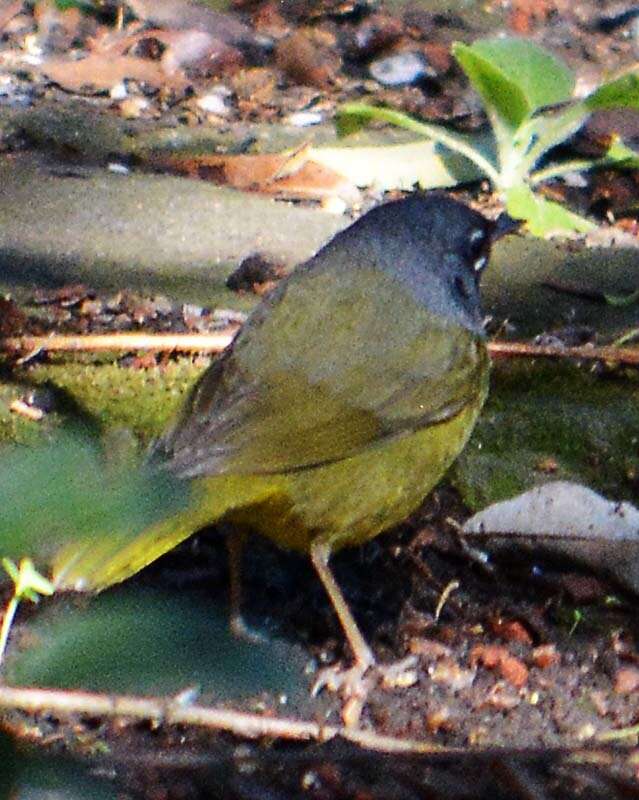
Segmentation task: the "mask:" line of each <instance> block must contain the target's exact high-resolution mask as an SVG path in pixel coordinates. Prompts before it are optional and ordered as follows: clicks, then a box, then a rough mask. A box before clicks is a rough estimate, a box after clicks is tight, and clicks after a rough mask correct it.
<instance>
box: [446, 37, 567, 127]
mask: <svg viewBox="0 0 639 800" xmlns="http://www.w3.org/2000/svg"><path fill="white" fill-rule="evenodd" d="M453 54H454V56H455V57H456V58H457V60H458V61H459V63H460V65H461V67H462V69H463V70H464V72H465V73H466V74H467V76H468V78H469V80H470V81H471V83H472V84H473V86H474V87H475V89H476V90H477V91H478V92H479V94H480V95H481V97H482V100H483V101H484V103H485V104H486V106H487V108H489V107H490V108H493V109H494V110H495V112H496V113H497V114H498V115H499V117H500V118H501V119H502V120H504V121H506V122H507V123H508V124H509V125H510V126H511V127H514V128H516V127H518V126H519V125H520V124H521V123H522V122H523V121H524V120H525V119H526V118H527V117H529V116H530V115H531V114H533V113H534V112H535V111H537V110H538V109H540V108H542V107H544V106H549V105H557V104H558V103H565V102H566V101H568V100H570V98H571V97H572V92H573V89H574V84H575V79H574V75H573V73H572V72H571V71H570V70H569V69H568V67H567V66H566V65H565V64H564V63H563V62H561V61H560V60H559V59H557V58H555V56H554V55H552V53H550V52H548V51H547V50H545V49H544V48H543V47H540V46H539V45H536V44H534V42H530V41H528V40H525V39H517V38H515V37H505V38H500V39H479V40H477V41H476V42H474V43H473V44H472V45H470V46H468V45H464V44H462V43H460V42H456V43H455V44H454V45H453Z"/></svg>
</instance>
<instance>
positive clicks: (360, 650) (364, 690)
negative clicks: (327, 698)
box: [311, 539, 375, 727]
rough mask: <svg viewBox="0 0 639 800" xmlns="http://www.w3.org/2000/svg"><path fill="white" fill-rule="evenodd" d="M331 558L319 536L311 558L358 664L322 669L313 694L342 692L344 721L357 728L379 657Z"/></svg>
mask: <svg viewBox="0 0 639 800" xmlns="http://www.w3.org/2000/svg"><path fill="white" fill-rule="evenodd" d="M330 557H331V545H330V544H329V542H327V541H325V540H322V539H319V540H316V541H314V542H313V543H312V544H311V561H312V562H313V566H314V567H315V570H316V571H317V574H318V575H319V577H320V580H321V581H322V583H323V584H324V588H325V589H326V593H327V594H328V597H329V599H330V601H331V604H332V606H333V608H334V609H335V612H336V613H337V616H338V617H339V621H340V623H341V626H342V629H343V630H344V634H345V635H346V639H347V640H348V643H349V645H350V648H351V650H352V651H353V655H354V656H355V663H354V664H353V666H352V667H351V668H350V669H347V670H339V669H335V668H331V667H329V668H328V669H324V670H321V672H320V673H319V675H318V676H317V679H316V681H315V684H314V686H313V689H312V693H313V694H314V695H315V694H318V693H319V692H321V691H322V689H324V688H328V689H330V690H331V691H340V692H341V693H342V695H343V696H344V698H345V701H346V702H345V705H344V708H343V709H342V719H343V721H344V724H345V725H346V726H347V727H356V726H357V725H358V724H359V719H360V716H361V713H362V710H363V708H364V703H365V702H366V697H367V695H368V693H369V691H370V689H371V687H372V686H373V682H372V681H371V680H370V679H368V678H367V677H366V673H367V672H368V671H369V670H370V668H371V667H372V666H374V665H375V656H374V655H373V651H372V650H371V649H370V647H369V646H368V644H367V643H366V640H365V639H364V637H363V636H362V633H361V631H360V629H359V628H358V627H357V623H356V622H355V618H354V617H353V615H352V614H351V610H350V608H349V607H348V604H347V602H346V600H345V599H344V595H343V594H342V592H341V590H340V588H339V586H338V585H337V581H336V580H335V576H334V575H333V573H332V571H331V568H330V567H329V565H328V562H329V559H330Z"/></svg>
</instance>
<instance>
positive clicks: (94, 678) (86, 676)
mask: <svg viewBox="0 0 639 800" xmlns="http://www.w3.org/2000/svg"><path fill="white" fill-rule="evenodd" d="M24 625H25V631H26V635H25V636H24V637H23V638H22V642H21V643H20V642H18V643H17V644H14V643H13V642H12V646H11V648H10V650H9V654H8V657H7V661H6V667H5V670H4V675H3V681H4V682H5V683H7V684H8V685H11V686H48V687H53V688H60V689H84V690H89V691H106V692H125V693H142V694H168V695H174V694H176V693H178V692H182V691H183V690H184V689H185V687H199V688H200V689H201V690H202V692H203V693H204V694H208V693H214V695H215V696H216V698H217V699H220V698H230V699H235V700H237V699H238V698H239V697H251V696H257V695H259V694H260V693H261V692H276V693H278V694H279V693H281V692H283V693H285V694H286V695H288V696H289V697H291V696H298V697H301V696H304V695H305V694H306V693H307V692H308V678H307V677H306V676H305V674H304V669H305V667H306V665H307V662H308V654H307V652H306V651H305V650H304V649H303V648H301V647H299V646H295V645H292V644H290V643H289V642H287V641H285V640H282V639H275V638H266V632H265V637H264V641H260V642H257V641H250V642H249V641H246V640H244V639H241V638H239V637H237V636H235V635H234V634H233V633H232V632H231V630H230V627H229V622H228V615H227V612H226V609H225V608H220V607H219V606H216V605H214V604H212V603H211V598H210V595H208V596H207V595H206V593H202V594H198V593H197V592H190V593H187V592H182V593H177V592H176V591H175V590H166V591H164V590H160V589H150V588H141V587H138V586H132V585H131V586H127V587H123V588H121V589H119V590H118V591H113V592H105V593H104V594H101V595H99V596H98V597H96V598H93V599H92V601H91V602H90V603H77V602H74V600H73V599H69V598H62V599H60V600H59V601H57V602H56V601H55V600H54V601H51V602H49V603H47V605H46V607H45V608H43V609H42V611H41V612H40V613H39V614H37V615H34V616H33V617H30V618H28V619H27V620H25V623H24Z"/></svg>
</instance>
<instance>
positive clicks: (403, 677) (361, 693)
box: [311, 656, 417, 728]
mask: <svg viewBox="0 0 639 800" xmlns="http://www.w3.org/2000/svg"><path fill="white" fill-rule="evenodd" d="M416 662H417V659H416V657H415V656H409V657H408V658H404V659H402V660H401V661H396V662H394V663H392V664H376V663H375V661H367V662H356V663H355V664H354V665H353V666H352V667H349V668H348V669H342V668H341V667H340V666H339V665H336V666H333V667H326V668H324V669H322V670H321V671H320V672H319V674H318V676H317V679H316V680H315V683H314V684H313V687H312V689H311V694H312V696H313V697H316V696H317V695H318V694H319V693H320V692H322V691H323V690H324V689H327V690H328V691H330V692H335V693H338V694H340V695H341V696H342V698H343V700H344V706H343V708H342V722H343V723H344V726H345V727H347V728H356V727H358V725H359V721H360V718H361V715H362V711H363V710H364V706H365V704H366V700H367V699H368V695H369V693H370V691H371V689H373V688H375V687H376V686H377V685H381V686H382V687H383V688H385V689H399V688H405V687H408V686H412V685H413V684H414V683H416V682H417V673H416V671H415V669H414V667H415V664H416Z"/></svg>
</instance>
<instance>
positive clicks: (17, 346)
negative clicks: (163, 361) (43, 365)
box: [0, 328, 237, 353]
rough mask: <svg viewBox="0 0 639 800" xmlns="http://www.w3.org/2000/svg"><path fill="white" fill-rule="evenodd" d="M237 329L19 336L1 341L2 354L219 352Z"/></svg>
mask: <svg viewBox="0 0 639 800" xmlns="http://www.w3.org/2000/svg"><path fill="white" fill-rule="evenodd" d="M236 333H237V329H236V328H225V329H224V330H222V331H220V332H219V333H180V334H174V333H171V334H165V333H106V334H92V335H88V336H58V335H54V336H16V337H12V338H6V339H0V351H5V352H6V351H9V352H17V353H24V352H31V351H42V350H46V351H48V352H76V353H79V352H91V353H95V352H105V351H112V352H122V351H129V350H154V351H164V352H166V351H173V350H179V351H181V352H186V353H196V352H212V353H218V352H220V351H221V350H224V348H225V347H226V346H227V345H228V344H229V343H230V342H231V341H233V337H234V336H235V334H236Z"/></svg>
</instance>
